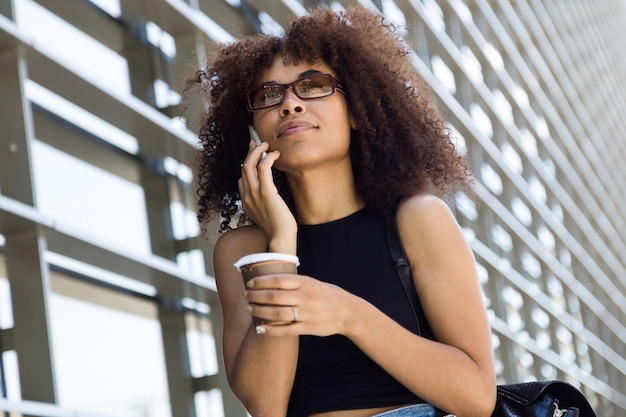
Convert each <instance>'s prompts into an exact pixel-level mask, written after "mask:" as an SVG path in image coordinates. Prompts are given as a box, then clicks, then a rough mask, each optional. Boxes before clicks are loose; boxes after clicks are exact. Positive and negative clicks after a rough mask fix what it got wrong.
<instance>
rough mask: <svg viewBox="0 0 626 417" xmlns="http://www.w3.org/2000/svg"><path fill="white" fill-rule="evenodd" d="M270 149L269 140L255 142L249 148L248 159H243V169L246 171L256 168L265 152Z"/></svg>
mask: <svg viewBox="0 0 626 417" xmlns="http://www.w3.org/2000/svg"><path fill="white" fill-rule="evenodd" d="M268 149H269V144H268V143H267V142H263V143H261V144H260V145H256V144H253V145H252V146H251V147H250V149H249V150H248V155H246V159H245V160H244V161H243V166H242V167H241V168H242V170H243V171H244V172H249V171H252V170H256V168H257V165H258V164H259V162H260V161H261V159H263V153H265V152H267V150H268Z"/></svg>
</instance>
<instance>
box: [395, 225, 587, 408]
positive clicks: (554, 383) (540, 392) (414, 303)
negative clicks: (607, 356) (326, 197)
mask: <svg viewBox="0 0 626 417" xmlns="http://www.w3.org/2000/svg"><path fill="white" fill-rule="evenodd" d="M387 241H388V242H389V249H390V251H391V256H392V258H393V263H394V266H395V268H396V271H397V272H398V276H399V277H400V280H401V281H402V286H403V287H404V291H405V293H406V296H407V297H408V299H409V303H410V304H411V309H412V310H413V315H414V316H415V321H416V323H417V332H418V334H419V335H422V336H424V337H427V338H430V339H432V338H433V337H432V331H431V329H430V326H429V324H428V320H426V316H425V315H424V312H423V310H422V308H421V303H420V302H419V299H418V298H417V292H416V290H415V285H414V284H413V278H412V275H411V268H410V265H409V261H408V259H407V257H406V254H405V253H404V249H403V248H402V242H401V241H400V236H399V234H398V227H397V224H396V221H395V219H391V220H389V221H388V222H387ZM440 415H442V416H451V415H450V414H446V413H440ZM452 417H453V416H452ZM491 417H596V413H595V412H594V411H593V409H592V408H591V405H590V404H589V402H588V401H587V399H586V398H585V396H584V394H583V393H582V392H581V391H580V390H579V389H578V388H576V387H574V386H573V385H571V384H569V383H567V382H565V381H558V380H549V381H535V382H524V383H518V384H505V385H498V387H497V399H496V407H495V409H494V411H493V414H492V415H491Z"/></svg>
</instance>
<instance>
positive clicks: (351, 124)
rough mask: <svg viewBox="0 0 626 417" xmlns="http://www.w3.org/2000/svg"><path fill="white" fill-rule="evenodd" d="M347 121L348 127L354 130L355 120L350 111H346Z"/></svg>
mask: <svg viewBox="0 0 626 417" xmlns="http://www.w3.org/2000/svg"><path fill="white" fill-rule="evenodd" d="M348 121H349V122H350V127H351V128H352V130H356V120H355V119H354V117H353V116H352V112H349V113H348Z"/></svg>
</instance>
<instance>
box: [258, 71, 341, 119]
mask: <svg viewBox="0 0 626 417" xmlns="http://www.w3.org/2000/svg"><path fill="white" fill-rule="evenodd" d="M288 88H291V89H292V90H293V92H294V94H295V95H296V96H297V97H298V98H300V99H302V100H312V99H315V98H322V97H328V96H332V95H333V94H335V92H336V91H339V92H340V93H342V94H345V91H344V90H343V88H342V87H341V84H339V81H337V79H336V78H335V77H333V76H332V75H330V74H315V75H311V76H308V77H305V78H300V79H299V80H296V81H294V82H292V83H289V84H278V83H268V84H261V85H259V86H256V87H253V88H251V89H250V90H248V92H247V93H246V106H247V107H248V110H250V111H256V110H261V109H266V108H268V107H272V106H276V105H278V104H280V103H282V102H283V100H285V95H286V94H287V89H288Z"/></svg>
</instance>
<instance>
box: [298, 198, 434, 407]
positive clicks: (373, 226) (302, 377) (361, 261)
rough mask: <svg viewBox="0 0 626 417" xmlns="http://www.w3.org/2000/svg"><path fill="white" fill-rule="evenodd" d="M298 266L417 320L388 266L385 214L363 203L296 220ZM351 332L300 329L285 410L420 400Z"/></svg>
mask: <svg viewBox="0 0 626 417" xmlns="http://www.w3.org/2000/svg"><path fill="white" fill-rule="evenodd" d="M298 256H299V257H300V267H299V268H298V272H299V273H300V274H302V275H309V276H311V277H314V278H317V279H319V280H321V281H325V282H329V283H332V284H335V285H338V286H340V287H342V288H343V289H345V290H347V291H349V292H351V293H353V294H356V295H358V296H359V297H362V298H364V299H366V300H367V301H369V302H370V303H372V304H373V305H375V306H376V307H378V309H380V310H381V311H382V312H383V313H385V314H386V315H388V316H389V317H391V318H392V319H393V320H395V321H396V322H398V323H400V324H401V325H402V326H404V327H405V328H407V329H409V330H410V331H412V332H413V333H417V326H416V324H415V319H414V316H413V313H412V311H411V306H410V304H409V302H408V300H407V297H406V295H405V293H404V290H403V288H402V284H401V282H400V279H399V278H398V276H397V274H396V271H395V269H394V266H393V262H392V258H391V254H390V251H389V246H388V244H387V235H386V229H385V221H384V218H382V217H380V216H378V215H376V214H374V213H373V212H372V211H370V210H369V209H367V208H364V209H362V210H359V211H358V212H356V213H354V214H352V215H350V216H348V217H345V218H343V219H339V220H336V221H333V222H330V223H324V224H319V225H300V226H299V230H298ZM421 402H423V401H422V400H421V399H419V398H418V397H416V396H415V395H414V394H412V393H411V392H410V391H409V390H407V389H406V388H404V386H402V385H401V384H400V383H399V382H398V381H396V380H395V379H394V378H392V377H391V376H390V375H389V374H388V373H387V372H386V371H385V370H383V369H382V368H381V367H380V366H378V365H377V364H376V363H375V362H374V361H372V360H371V359H370V358H369V357H368V356H367V355H365V354H364V353H363V352H362V351H361V350H360V349H359V348H358V347H357V346H356V345H355V344H354V343H352V342H351V341H350V340H349V339H348V338H346V337H344V336H341V335H333V336H329V337H316V336H301V337H300V351H299V355H298V366H297V370H296V378H295V382H294V385H293V389H292V392H291V398H290V400H289V410H288V414H287V415H288V416H289V417H304V416H308V415H310V414H313V413H319V412H325V411H337V410H351V409H360V408H374V407H385V406H393V405H401V404H408V403H421Z"/></svg>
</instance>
